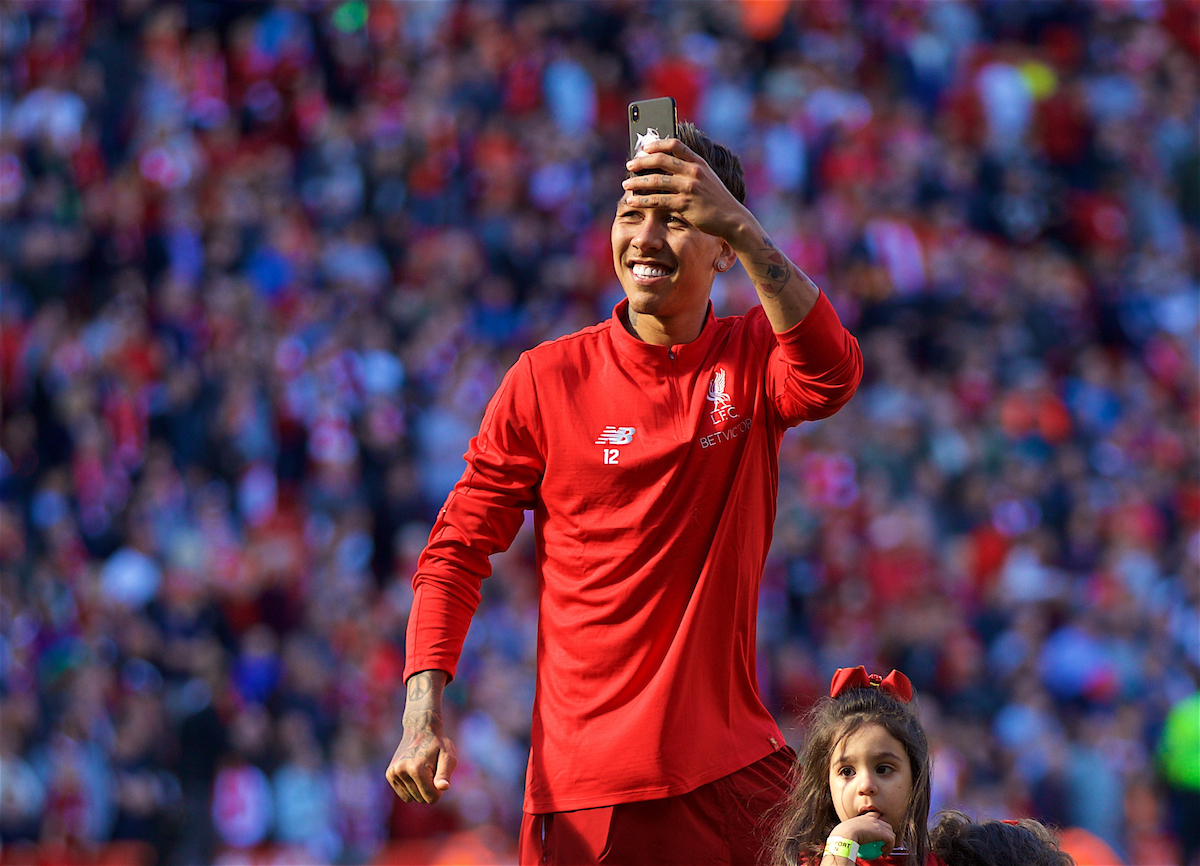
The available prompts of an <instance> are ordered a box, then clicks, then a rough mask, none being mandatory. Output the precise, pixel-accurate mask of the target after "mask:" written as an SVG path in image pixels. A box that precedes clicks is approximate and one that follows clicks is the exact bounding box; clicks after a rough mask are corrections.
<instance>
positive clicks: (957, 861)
mask: <svg viewBox="0 0 1200 866" xmlns="http://www.w3.org/2000/svg"><path fill="white" fill-rule="evenodd" d="M929 844H930V847H931V848H932V849H933V850H934V851H935V852H937V854H938V856H939V857H941V858H942V859H943V860H945V861H946V862H947V863H953V864H954V866H1075V861H1074V860H1073V859H1071V855H1070V854H1067V853H1066V852H1065V851H1063V850H1062V849H1061V848H1059V847H1058V841H1057V840H1056V839H1055V838H1054V834H1053V833H1051V832H1050V831H1049V830H1048V829H1046V828H1045V827H1044V826H1043V825H1041V824H1039V823H1038V822H1037V821H1034V820H1033V819H1032V818H1023V819H1021V820H1020V821H981V822H979V823H978V824H976V823H975V822H974V821H972V820H971V819H970V818H968V817H967V816H966V815H964V814H963V813H962V812H943V813H941V815H940V816H939V818H938V823H937V825H936V826H935V827H934V828H933V830H932V831H931V832H930V834H929Z"/></svg>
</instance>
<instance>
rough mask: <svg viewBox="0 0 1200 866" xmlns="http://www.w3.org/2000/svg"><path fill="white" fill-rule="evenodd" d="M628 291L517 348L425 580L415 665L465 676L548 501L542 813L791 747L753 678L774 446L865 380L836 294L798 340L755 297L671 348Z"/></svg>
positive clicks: (537, 740)
mask: <svg viewBox="0 0 1200 866" xmlns="http://www.w3.org/2000/svg"><path fill="white" fill-rule="evenodd" d="M626 305H627V302H626V301H622V302H621V303H620V304H618V306H617V308H616V309H615V310H614V312H613V317H612V319H611V320H610V321H608V322H604V323H602V324H599V325H595V326H592V327H590V328H586V329H584V330H582V331H579V332H578V333H575V334H572V335H569V336H566V337H563V338H561V339H559V340H556V341H554V342H550V343H544V344H542V345H540V346H538V347H536V348H534V349H532V350H530V351H528V352H525V353H524V354H522V355H521V357H520V359H518V361H517V363H516V364H515V365H514V366H513V368H512V369H511V370H510V371H509V372H508V374H507V375H506V376H505V378H504V381H503V382H502V383H501V385H500V388H499V390H498V391H497V392H496V395H495V396H494V397H493V398H492V401H491V403H490V405H489V406H488V409H487V412H486V414H485V416H484V419H483V423H482V425H481V428H480V431H479V435H478V436H477V437H476V438H475V439H473V440H472V442H471V445H470V448H469V450H468V452H467V455H466V459H467V469H466V471H465V472H464V473H463V476H462V479H461V480H460V481H459V482H458V484H457V485H456V486H455V488H454V491H453V492H452V493H451V495H450V496H449V498H448V499H447V501H446V504H445V506H444V507H443V509H442V511H441V513H440V515H439V517H438V520H437V523H436V524H435V526H434V529H433V532H432V533H431V535H430V540H429V544H428V546H427V547H426V549H425V551H424V553H423V554H422V556H421V558H420V561H419V562H418V565H417V572H416V575H415V577H414V579H413V586H414V590H415V597H414V600H413V605H412V612H411V614H410V618H409V623H408V640H407V665H406V669H405V678H406V679H407V678H408V677H410V676H412V675H413V674H414V673H417V672H419V671H422V670H431V669H438V670H444V671H447V672H448V673H450V674H451V675H453V674H454V671H455V666H456V664H457V661H458V656H459V653H460V651H461V649H462V644H463V640H464V638H465V636H466V632H467V627H468V625H469V623H470V619H471V616H472V614H473V613H474V611H475V608H476V606H477V605H478V603H479V599H480V581H481V580H482V579H483V578H484V577H486V576H487V575H488V574H490V566H489V564H488V559H487V557H488V556H489V555H490V554H492V553H494V552H496V551H498V550H503V549H505V548H507V547H508V545H509V544H510V543H511V542H512V539H513V537H514V536H515V535H516V532H517V530H518V528H519V527H520V526H521V523H522V520H523V512H524V510H525V509H532V510H533V512H534V532H535V536H536V545H537V566H538V589H539V611H538V614H539V623H538V643H537V690H536V696H535V699H534V707H533V726H532V734H531V738H532V743H531V751H530V757H529V771H528V775H527V779H526V796H525V804H524V808H525V811H527V812H531V813H543V812H557V811H567V810H573V809H582V808H589V807H593V806H603V805H610V804H614V803H622V802H633V801H637V800H649V799H656V798H662V797H671V796H676V795H679V794H683V793H686V792H688V791H690V790H692V789H694V788H696V787H698V786H700V785H703V784H706V783H708V782H711V781H713V780H715V779H718V778H721V777H723V776H726V775H728V774H729V773H732V772H735V771H736V770H739V769H741V768H742V767H745V766H747V765H748V764H751V763H753V762H754V761H757V760H759V759H760V758H763V757H765V756H766V755H768V754H770V753H771V752H772V751H774V750H775V749H779V748H781V747H782V746H783V745H784V742H783V737H782V736H781V735H780V733H779V729H778V727H777V726H776V724H775V720H774V719H773V718H772V717H771V714H770V713H769V712H768V711H767V710H766V708H765V707H764V706H763V704H762V701H761V700H760V699H759V695H758V689H757V685H756V679H755V624H756V616H757V608H758V588H759V579H760V577H761V574H762V569H763V563H764V560H765V558H766V555H767V549H768V547H769V546H770V543H771V533H772V527H773V524H774V520H775V504H776V492H777V488H778V478H779V471H778V456H779V445H780V441H781V439H782V437H783V433H784V431H785V430H786V429H787V428H788V427H790V426H794V425H795V424H798V423H799V422H801V421H804V420H811V419H817V418H823V417H825V416H827V415H831V414H832V413H833V412H835V411H837V409H838V408H840V407H841V405H842V404H843V403H845V402H846V401H847V400H848V399H849V398H850V396H851V395H852V394H853V393H854V389H855V388H856V387H857V385H858V381H859V379H860V378H861V375H862V356H861V353H860V352H859V348H858V343H857V341H856V340H855V339H854V337H853V336H851V335H850V334H849V333H848V332H847V331H846V330H845V329H844V328H843V327H842V325H841V322H840V321H839V320H838V317H837V314H836V313H835V312H834V310H833V307H832V306H831V305H830V304H829V302H828V300H826V298H825V297H824V296H823V295H822V296H821V297H820V299H819V300H818V301H817V305H816V306H815V307H814V308H813V310H812V311H811V312H810V313H809V314H808V315H807V316H806V317H805V318H804V320H803V321H801V322H800V323H799V324H797V325H796V326H795V327H793V328H792V329H791V330H789V331H787V332H785V333H783V334H778V335H777V334H775V333H774V332H773V331H772V330H771V326H770V323H769V322H768V321H767V318H766V314H765V313H764V312H763V310H762V309H761V308H760V307H755V308H754V309H753V310H752V311H751V312H750V313H749V314H748V315H746V316H735V317H729V318H717V317H715V316H713V315H712V314H711V312H710V314H709V316H708V318H707V320H706V323H705V325H704V328H703V330H702V331H701V333H700V335H699V337H698V338H697V339H696V340H694V341H693V342H691V343H687V344H683V345H675V346H658V345H653V344H649V343H645V342H642V341H641V340H639V339H638V338H637V337H634V336H632V335H631V334H630V333H629V332H628V331H627V330H626V329H625V327H624V325H623V324H622V314H623V312H624V308H625V306H626Z"/></svg>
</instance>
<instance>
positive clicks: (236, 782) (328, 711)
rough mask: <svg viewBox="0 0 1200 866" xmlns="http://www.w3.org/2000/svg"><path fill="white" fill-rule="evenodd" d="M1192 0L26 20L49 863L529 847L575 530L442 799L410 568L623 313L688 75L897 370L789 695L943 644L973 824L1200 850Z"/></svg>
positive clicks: (41, 764) (495, 672)
mask: <svg viewBox="0 0 1200 866" xmlns="http://www.w3.org/2000/svg"><path fill="white" fill-rule="evenodd" d="M1198 8H1200V7H1197V5H1196V4H1194V3H1191V2H1176V0H1136V2H1135V0H1096V2H1053V0H1046V2H1037V3H1026V2H1016V0H1011V2H1009V0H1002V2H990V0H975V2H969V0H961V2H957V0H887V2H885V0H857V2H844V3H843V2H814V0H809V2H790V3H789V2H774V0H745V2H736V0H729V2H661V0H640V2H631V0H610V2H557V3H534V2H517V0H508V2H502V0H494V2H484V0H480V2H458V0H454V2H450V0H425V2H391V0H367V2H364V0H347V2H337V0H331V2H316V0H269V2H268V0H258V2H250V0H246V2H216V0H186V2H170V0H161V2H150V0H119V2H118V0H111V2H109V0H103V2H102V0H6V2H4V3H3V4H2V5H0V53H2V54H3V61H4V62H3V68H2V71H0V76H2V78H0V222H2V226H3V228H2V231H0V292H2V297H0V383H2V395H3V415H2V424H0V447H2V451H0V589H2V593H3V594H2V601H0V623H2V633H0V719H2V726H0V839H2V844H3V853H2V856H3V859H4V862H6V863H14V864H15V863H51V862H54V863H64V862H79V863H103V862H109V863H116V862H138V863H144V864H150V863H155V862H157V863H162V864H192V863H202V862H212V861H214V860H216V861H218V862H223V863H240V862H258V863H301V862H311V863H334V862H337V863H385V862H395V863H414V864H416V863H433V862H446V863H449V862H473V863H486V862H511V861H512V858H513V843H512V839H513V837H514V834H515V830H516V828H517V826H518V823H519V809H520V803H521V789H522V783H523V775H524V767H525V759H526V752H527V748H528V721H529V704H530V701H531V699H532V684H533V658H534V635H535V629H536V617H535V598H534V592H535V579H534V574H533V563H532V546H531V542H530V538H529V533H528V532H526V533H523V534H522V536H520V537H519V538H518V541H517V543H516V544H515V545H514V547H513V549H512V550H511V551H510V552H508V553H507V554H505V555H503V556H499V557H496V562H495V566H496V576H495V579H493V580H490V581H488V582H487V584H486V587H485V589H486V594H485V598H484V602H483V605H482V607H481V609H480V611H479V614H478V616H477V618H476V621H475V623H474V625H473V626H472V629H471V633H470V636H469V638H468V647H467V651H466V655H465V658H464V661H463V664H462V667H461V668H460V675H459V677H458V679H457V680H456V681H455V683H453V684H452V686H451V688H450V689H449V691H448V693H447V694H448V703H449V707H450V710H449V713H450V716H451V728H452V731H453V732H454V736H455V737H456V741H457V743H458V747H459V756H460V760H461V763H460V765H459V768H458V772H457V774H456V775H455V777H454V787H453V790H452V792H451V793H450V795H449V796H447V797H446V798H445V799H444V801H443V802H442V803H440V804H439V805H438V806H437V807H436V808H418V807H411V806H403V805H402V804H400V803H399V802H398V801H397V800H396V798H395V797H394V796H393V795H392V794H391V792H390V790H389V789H388V787H387V785H386V783H385V782H384V779H383V770H384V767H385V766H386V763H387V760H388V759H389V758H390V755H391V753H392V751H393V749H394V748H395V746H396V744H397V742H398V741H399V737H400V723H399V719H400V710H401V701H402V695H403V687H402V684H401V682H400V672H401V667H402V658H403V640H404V625H405V617H406V612H407V606H408V604H409V600H410V598H411V590H410V588H409V586H408V581H409V578H410V576H411V571H412V567H413V562H414V558H415V556H416V554H417V553H418V552H419V550H420V548H421V546H422V545H423V543H424V541H425V538H426V536H427V534H428V531H429V526H430V523H431V520H432V519H433V517H434V516H435V514H436V511H437V509H438V507H439V505H440V504H441V501H442V499H443V497H444V495H445V493H446V492H447V491H448V489H449V488H450V487H451V485H452V484H453V483H454V481H455V480H456V479H457V477H458V475H459V473H460V471H461V466H462V463H461V456H462V453H463V451H464V450H465V447H466V443H467V440H468V438H469V437H470V436H471V435H473V433H474V431H475V430H476V429H477V425H478V422H479V419H480V416H481V413H482V411H483V408H484V405H485V403H486V401H487V400H488V398H489V396H490V395H491V393H492V391H493V389H494V388H495V386H496V385H497V383H498V380H499V377H500V376H501V375H502V373H503V372H504V370H505V369H506V368H507V367H508V366H509V365H510V364H511V363H512V362H513V361H514V360H515V358H516V356H517V354H518V353H519V352H520V351H521V350H522V349H524V348H526V347H528V346H530V345H533V344H535V343H537V342H539V341H542V340H546V339H551V338H554V337H556V336H558V335H560V334H563V333H567V332H569V331H571V330H574V329H576V328H578V327H581V326H584V325H587V324H591V323H593V322H595V321H598V320H600V319H603V318H606V317H607V316H608V315H609V313H610V311H611V308H612V305H613V303H615V301H616V300H617V299H618V298H619V297H620V296H621V292H620V287H619V285H618V284H617V283H616V281H615V278H614V276H613V274H612V268H611V260H610V251H609V245H608V240H607V238H608V230H609V223H610V220H611V214H612V209H613V207H614V205H615V201H616V198H617V196H618V194H619V183H620V179H621V177H622V175H623V168H622V163H623V155H624V148H625V143H626V133H625V125H624V109H625V105H626V103H627V102H628V101H630V100H631V99H634V98H640V97H645V96H652V95H663V94H669V95H673V96H674V97H675V98H676V99H677V100H678V104H679V111H680V116H681V117H684V118H689V119H693V120H695V121H696V122H697V123H698V124H699V125H700V126H701V127H702V128H704V129H706V130H707V131H709V132H710V133H711V134H712V135H713V136H714V138H716V139H718V140H720V141H722V142H724V143H727V144H729V145H731V146H732V147H734V148H735V149H736V150H738V151H739V152H740V153H741V155H742V158H743V160H744V161H745V164H746V168H747V174H748V186H749V199H750V203H751V205H752V206H753V209H754V210H755V212H756V213H757V214H758V215H759V216H760V217H761V218H762V220H763V223H764V224H765V225H766V226H767V228H768V230H769V231H771V232H772V234H773V236H774V237H775V239H776V240H777V241H778V242H779V243H780V244H781V246H783V247H784V248H785V250H786V251H787V252H788V254H789V255H790V256H791V257H792V258H793V259H794V260H795V261H796V262H797V263H798V264H800V266H801V267H802V268H804V270H805V271H807V272H808V273H809V274H810V275H812V277H813V278H814V279H815V280H816V282H817V283H818V284H819V285H820V286H821V287H822V288H823V289H824V291H825V292H826V293H827V294H828V295H829V297H830V299H831V300H832V301H833V303H834V305H835V306H836V307H837V309H838V310H839V312H840V314H841V315H842V317H843V320H844V321H845V322H846V323H847V325H848V326H849V327H850V328H851V329H852V330H853V331H854V332H855V333H856V334H857V336H858V337H859V339H860V340H861V342H862V345H863V348H864V352H865V355H866V360H867V372H866V379H865V381H864V383H863V386H862V388H861V390H860V392H859V394H858V396H857V397H856V398H855V399H854V400H853V401H852V402H851V404H850V405H849V406H848V407H847V408H846V409H844V410H843V411H842V412H841V413H840V414H839V415H837V416H836V417H834V418H832V419H830V420H827V421H824V422H821V423H819V424H810V425H804V426H803V427H802V428H800V429H798V430H796V431H793V433H791V434H789V436H788V438H787V439H786V441H785V444H784V449H783V455H782V461H781V479H780V508H779V519H778V523H777V527H776V540H775V544H774V547H773V550H772V555H771V558H770V562H769V566H768V569H767V573H766V575H765V579H764V586H763V592H762V605H761V615H760V629H759V636H760V641H761V646H760V668H759V670H760V677H761V690H762V694H763V696H764V698H765V700H766V701H767V704H768V706H769V707H770V708H771V709H772V710H773V711H774V712H776V713H777V714H778V717H779V719H780V721H781V723H782V724H783V725H784V726H785V730H788V731H789V732H792V735H793V736H794V737H795V738H796V741H798V739H799V737H800V736H801V732H800V731H799V730H798V728H797V722H798V717H799V715H800V713H802V711H803V710H804V709H805V708H806V707H807V706H808V705H809V704H810V703H811V701H812V700H813V699H815V698H816V697H817V696H818V695H819V694H821V693H822V691H823V690H824V689H825V688H826V687H827V684H828V681H829V676H830V674H831V672H832V670H833V668H835V667H837V666H841V665H854V664H860V663H863V664H866V665H868V667H869V668H871V669H875V670H881V671H886V670H888V669H890V668H891V667H898V668H900V669H902V670H904V671H905V672H907V673H908V674H909V676H910V677H911V678H912V680H913V681H914V683H915V684H916V686H917V687H918V689H919V691H920V694H921V698H922V703H923V707H924V711H925V713H926V715H927V721H928V726H929V730H930V732H931V736H932V739H933V742H934V745H935V754H936V782H935V793H934V797H935V804H934V805H935V808H945V807H951V806H953V807H958V808H962V809H964V810H966V811H967V812H969V813H971V814H973V815H976V816H978V817H1016V816H1024V815H1032V816H1034V817H1037V818H1040V819H1042V820H1044V821H1048V822H1052V823H1054V824H1056V825H1060V826H1065V827H1075V828H1079V831H1080V832H1086V833H1087V834H1090V836H1089V838H1090V839H1092V841H1093V842H1097V841H1100V840H1102V841H1103V843H1105V844H1106V845H1107V846H1109V847H1110V848H1111V849H1113V850H1115V851H1116V852H1117V853H1118V854H1119V856H1120V857H1121V860H1122V862H1125V863H1130V864H1133V863H1140V864H1160V863H1161V864H1167V863H1170V864H1175V863H1181V862H1182V859H1181V857H1182V856H1183V855H1182V850H1181V846H1182V844H1183V842H1184V841H1185V836H1184V833H1186V832H1187V831H1188V827H1189V824H1188V823H1187V819H1186V817H1185V815H1186V811H1185V810H1187V809H1189V808H1190V809H1192V810H1193V811H1192V815H1193V818H1192V821H1193V822H1194V823H1192V824H1190V828H1191V829H1190V832H1191V833H1192V834H1193V835H1194V834H1195V833H1196V832H1198V831H1197V830H1196V828H1197V826H1198V825H1200V820H1197V819H1196V818H1195V809H1196V803H1197V799H1198V798H1200V767H1198V766H1197V764H1198V763H1200V756H1198V755H1197V749H1198V747H1197V745H1196V740H1195V739H1194V738H1195V736H1196V734H1195V730H1196V727H1197V723H1198V719H1200V709H1198V708H1197V703H1196V701H1197V698H1196V690H1197V675H1198V673H1200V610H1198V603H1200V582H1198V574H1200V532H1198V527H1200V476H1198V472H1197V451H1198V447H1197V430H1196V419H1197V409H1198V408H1200V407H1198V401H1197V391H1198V388H1197V380H1198V376H1197V349H1198V344H1197V337H1198V331H1197V319H1198V294H1200V286H1198V249H1200V149H1198V145H1197V129H1198V122H1200V73H1198V61H1200V12H1198ZM752 303H754V294H753V291H752V289H751V287H750V286H749V283H748V281H747V280H746V278H745V275H744V273H742V272H741V270H740V269H738V271H737V273H734V274H730V275H725V276H722V277H720V278H719V279H718V282H717V285H716V288H715V291H714V304H715V306H716V308H717V311H718V313H722V314H726V313H729V314H732V313H740V312H742V311H744V310H745V309H747V307H748V306H749V305H750V304H752ZM1189 702H1190V703H1189ZM1172 710H1174V715H1172ZM679 712H682V713H686V712H687V706H686V705H681V706H680V707H679ZM1189 738H1191V739H1189ZM1104 856H1106V855H1103V854H1101V855H1097V857H1098V858H1100V859H1094V860H1093V862H1104V860H1103V857H1104ZM1081 862H1082V859H1081Z"/></svg>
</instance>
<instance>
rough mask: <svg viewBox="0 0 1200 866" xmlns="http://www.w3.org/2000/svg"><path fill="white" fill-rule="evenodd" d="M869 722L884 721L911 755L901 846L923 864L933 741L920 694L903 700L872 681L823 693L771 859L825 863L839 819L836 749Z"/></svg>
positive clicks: (808, 722)
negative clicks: (833, 768) (833, 785)
mask: <svg viewBox="0 0 1200 866" xmlns="http://www.w3.org/2000/svg"><path fill="white" fill-rule="evenodd" d="M866 725H879V726H881V727H882V728H883V729H884V730H886V731H887V732H888V733H889V734H891V735H892V736H893V737H895V738H896V739H897V740H899V741H900V743H901V744H903V746H904V750H905V752H906V753H907V754H908V762H909V766H910V767H911V769H912V785H913V786H912V795H911V797H910V799H909V807H908V814H906V815H905V816H904V826H903V827H902V828H901V832H900V833H899V834H898V835H899V838H898V839H897V840H896V845H897V847H899V846H900V845H903V846H904V847H905V848H907V849H908V857H909V862H910V863H913V864H915V866H924V864H925V854H926V852H927V851H928V850H929V830H928V827H927V824H928V821H929V741H928V740H927V739H926V737H925V730H924V728H922V727H921V720H920V718H918V716H917V704H916V699H915V698H914V699H913V701H912V702H910V703H904V702H903V701H900V700H897V699H896V698H894V697H892V696H891V695H889V694H887V693H886V692H883V691H880V689H878V688H876V687H873V686H872V687H870V688H859V689H851V690H850V691H848V692H845V693H843V694H841V695H839V696H838V697H837V698H823V699H822V700H821V701H820V702H818V703H817V705H816V706H815V707H813V709H812V710H811V711H810V712H809V714H808V716H807V717H806V719H805V727H806V728H807V730H808V737H807V739H806V740H805V744H804V751H803V753H802V754H801V755H800V758H799V765H798V767H797V768H796V783H795V784H794V785H793V786H792V792H791V794H790V795H789V796H788V799H787V800H786V801H784V803H783V805H782V806H781V807H780V817H779V820H778V824H777V825H776V826H777V830H776V837H775V843H774V845H773V846H772V849H771V862H772V863H775V864H785V866H803V864H807V863H820V862H821V856H822V854H823V852H824V851H825V840H826V839H827V838H828V836H829V831H830V830H832V829H833V828H834V827H836V826H837V824H838V816H837V811H836V810H835V809H834V806H833V796H832V795H831V794H830V793H829V767H830V763H831V761H832V760H833V754H834V749H836V748H837V746H838V744H839V743H841V742H842V741H843V740H844V739H845V738H846V737H847V736H849V735H850V734H852V733H854V732H855V731H857V730H859V729H860V728H863V727H865V726H866Z"/></svg>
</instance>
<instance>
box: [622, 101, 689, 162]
mask: <svg viewBox="0 0 1200 866" xmlns="http://www.w3.org/2000/svg"><path fill="white" fill-rule="evenodd" d="M677 125H678V118H677V117H676V115H675V99H674V98H673V97H670V96H660V97H658V98H657V99H640V100H638V101H637V102H631V103H629V158H630V159H633V156H634V154H636V153H637V152H638V141H639V139H641V140H643V141H644V140H645V139H646V137H647V136H649V138H650V140H651V141H653V140H654V138H655V137H657V138H678V137H679V136H678V134H677V130H676V127H677Z"/></svg>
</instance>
